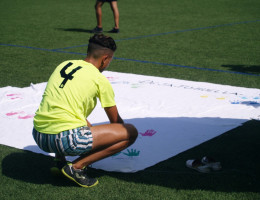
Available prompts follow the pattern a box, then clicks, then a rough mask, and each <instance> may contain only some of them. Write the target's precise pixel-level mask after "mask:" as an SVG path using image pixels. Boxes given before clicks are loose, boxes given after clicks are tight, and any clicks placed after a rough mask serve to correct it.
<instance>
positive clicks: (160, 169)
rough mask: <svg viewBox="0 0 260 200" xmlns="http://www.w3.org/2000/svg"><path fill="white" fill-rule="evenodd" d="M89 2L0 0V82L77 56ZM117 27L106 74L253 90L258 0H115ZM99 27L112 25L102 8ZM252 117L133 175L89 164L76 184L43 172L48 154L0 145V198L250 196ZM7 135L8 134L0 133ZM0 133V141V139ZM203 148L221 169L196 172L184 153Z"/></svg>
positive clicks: (35, 78) (32, 76) (258, 49)
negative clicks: (85, 180)
mask: <svg viewBox="0 0 260 200" xmlns="http://www.w3.org/2000/svg"><path fill="white" fill-rule="evenodd" d="M94 4H95V0H92V1H90V0H85V1H83V0H77V1H72V0H63V1H61V0H56V1H52V0H45V1H43V0H38V1H33V0H23V1H19V0H1V1H0V11H1V12H0V26H1V28H0V29H1V31H0V55H1V60H0V71H1V73H0V87H5V86H16V87H27V86H29V84H30V83H31V82H32V83H41V82H46V81H47V80H48V78H49V76H50V74H51V73H52V71H53V69H54V68H55V67H56V66H57V65H58V64H59V63H60V62H62V61H64V60H68V59H83V58H84V56H85V54H86V48H87V43H88V39H89V37H90V36H91V35H92V34H91V33H89V30H91V29H93V28H94V27H95V25H96V19H95V12H94ZM118 5H119V11H120V31H121V32H120V33H119V34H111V36H112V37H113V38H114V39H115V40H116V42H117V45H118V50H117V52H116V54H115V58H114V60H113V62H112V63H111V66H110V67H109V70H111V71H118V72H125V73H135V74H145V75H153V76H161V77H170V78H177V79H183V80H192V81H202V82H211V83H217V84H224V85H232V86H240V87H248V88H260V56H259V55H260V37H259V36H260V12H259V11H260V1H259V0H247V1H245V0H229V1H225V0H215V1H209V0H197V1H192V0H182V1H176V0H160V1H158V0H143V1H139V0H130V1H122V0H118ZM103 17H104V19H103V29H104V31H105V32H104V33H105V34H106V31H108V30H110V29H111V28H112V27H113V15H112V12H111V10H110V7H109V5H108V4H106V5H104V6H103ZM0 125H1V126H3V124H2V123H1V122H0ZM259 130H260V122H259V121H256V120H252V121H249V122H246V123H245V124H244V125H243V126H241V127H237V128H236V129H233V130H231V131H229V132H227V133H225V134H223V135H221V136H219V137H217V138H214V139H213V140H210V141H208V142H206V143H203V144H201V145H199V146H197V147H195V148H193V149H190V150H188V151H185V152H183V153H181V154H179V155H177V156H175V157H173V158H171V159H169V160H166V161H164V162H161V163H159V164H157V165H155V166H153V167H150V168H148V169H146V170H144V171H140V172H137V173H133V174H123V173H111V172H104V171H100V170H94V169H92V170H91V171H92V174H93V175H94V176H96V177H98V179H99V182H100V184H99V185H98V186H97V187H94V188H91V189H85V188H80V187H78V186H77V185H76V184H74V183H73V182H71V181H69V180H67V179H65V178H54V177H52V176H51V174H50V173H49V167H50V166H51V161H52V158H50V157H47V156H43V155H39V154H35V153H32V152H29V151H23V150H18V149H14V148H10V147H7V146H4V145H0V152H1V153H0V157H1V158H0V162H1V165H0V168H1V172H2V173H1V174H0V199H31V200H33V199H63V200H65V199H95V200H97V199H140V200H143V199H176V200H179V199H180V200H193V199H195V200H201V199H202V200H204V199H209V200H212V199H219V200H223V199H225V200H226V199H227V200H231V199H232V200H240V199H241V200H258V199H260V156H259V152H260V142H259V141H260V134H259ZM6 134H11V133H6ZM0 139H1V138H0ZM205 154H207V155H212V156H213V157H216V158H217V159H218V160H220V161H221V163H222V165H223V170H222V171H220V172H215V173H210V174H200V173H198V172H195V171H192V170H190V169H188V168H186V167H185V161H186V160H187V159H190V158H197V157H198V158H201V157H203V156H204V155H205Z"/></svg>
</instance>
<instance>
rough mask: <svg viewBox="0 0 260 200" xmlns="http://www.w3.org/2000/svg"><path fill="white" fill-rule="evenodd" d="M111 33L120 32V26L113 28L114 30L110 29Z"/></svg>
mask: <svg viewBox="0 0 260 200" xmlns="http://www.w3.org/2000/svg"><path fill="white" fill-rule="evenodd" d="M108 32H109V33H119V32H120V31H119V28H113V29H112V30H110V31H108Z"/></svg>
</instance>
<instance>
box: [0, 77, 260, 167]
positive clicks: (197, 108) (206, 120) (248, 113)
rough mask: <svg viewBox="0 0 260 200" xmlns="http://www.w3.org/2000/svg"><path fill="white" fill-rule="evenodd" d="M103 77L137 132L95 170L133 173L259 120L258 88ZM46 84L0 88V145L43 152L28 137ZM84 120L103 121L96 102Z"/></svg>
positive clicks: (259, 99) (102, 114) (259, 95)
mask: <svg viewBox="0 0 260 200" xmlns="http://www.w3.org/2000/svg"><path fill="white" fill-rule="evenodd" d="M104 75H105V76H106V77H107V78H108V79H109V80H110V82H111V83H112V86H113V88H114V91H115V94H116V102H117V106H118V109H119V112H120V115H121V116H122V118H123V119H125V122H127V123H132V124H134V125H135V126H136V127H137V129H138V131H139V136H138V138H137V140H136V142H135V143H134V144H133V145H132V146H130V147H129V148H127V149H125V150H123V151H122V152H120V153H119V154H117V155H114V156H111V157H109V158H106V159H104V160H101V161H99V162H96V163H94V164H93V165H92V166H93V167H94V168H98V169H103V170H107V171H120V172H136V171H139V170H142V169H145V168H147V167H149V166H152V165H154V164H156V163H158V162H160V161H163V160H165V159H168V158H170V157H172V156H175V155H177V154H179V153H181V152H183V151H185V150H187V149H190V148H192V147H194V146H196V145H199V144H201V143H202V142H205V141H207V140H209V139H212V138H214V137H216V136H218V135H220V134H222V133H224V132H226V131H228V130H230V129H233V128H235V127H237V126H239V125H241V124H242V123H243V122H245V121H247V120H249V119H259V118H260V90H259V89H249V88H241V87H231V86H225V85H217V84H210V83H202V82H192V81H184V80H177V79H170V78H159V77H152V76H142V75H134V74H124V73H116V72H104ZM45 86H46V83H40V84H35V85H34V84H31V86H30V87H26V88H16V87H4V88H0V143H1V144H4V145H8V146H11V147H15V148H19V149H26V150H30V151H33V152H36V153H42V154H46V153H45V152H43V151H42V150H40V149H39V148H38V147H37V145H36V144H35V142H34V140H33V138H32V135H31V132H32V127H33V123H32V121H33V116H34V113H35V111H36V110H37V108H38V106H39V103H40V101H41V98H42V94H43V91H44V89H45ZM89 121H90V122H91V123H93V124H94V125H95V124H102V123H108V119H107V117H106V115H105V112H104V111H103V109H102V108H101V106H100V104H98V105H97V108H96V109H95V111H93V113H92V114H91V116H90V117H89ZM205 153H206V152H205ZM51 155H53V154H51ZM68 159H69V160H72V159H74V158H72V157H69V158H68Z"/></svg>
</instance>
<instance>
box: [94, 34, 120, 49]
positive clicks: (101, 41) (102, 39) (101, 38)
mask: <svg viewBox="0 0 260 200" xmlns="http://www.w3.org/2000/svg"><path fill="white" fill-rule="evenodd" d="M89 44H96V45H100V46H102V47H105V48H108V49H110V50H112V51H113V52H115V51H116V48H117V47H116V43H115V41H114V40H113V38H111V37H109V36H105V35H103V34H95V35H94V36H92V37H91V38H90V39H89Z"/></svg>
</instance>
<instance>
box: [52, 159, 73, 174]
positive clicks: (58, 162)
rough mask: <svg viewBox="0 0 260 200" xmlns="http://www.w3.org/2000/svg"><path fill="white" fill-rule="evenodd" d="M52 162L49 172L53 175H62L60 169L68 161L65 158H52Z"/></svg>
mask: <svg viewBox="0 0 260 200" xmlns="http://www.w3.org/2000/svg"><path fill="white" fill-rule="evenodd" d="M53 162H54V163H53V167H51V168H50V171H51V174H52V175H53V176H62V173H61V169H62V167H64V166H65V165H66V164H68V163H69V162H67V161H66V160H61V159H59V158H54V160H53Z"/></svg>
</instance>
